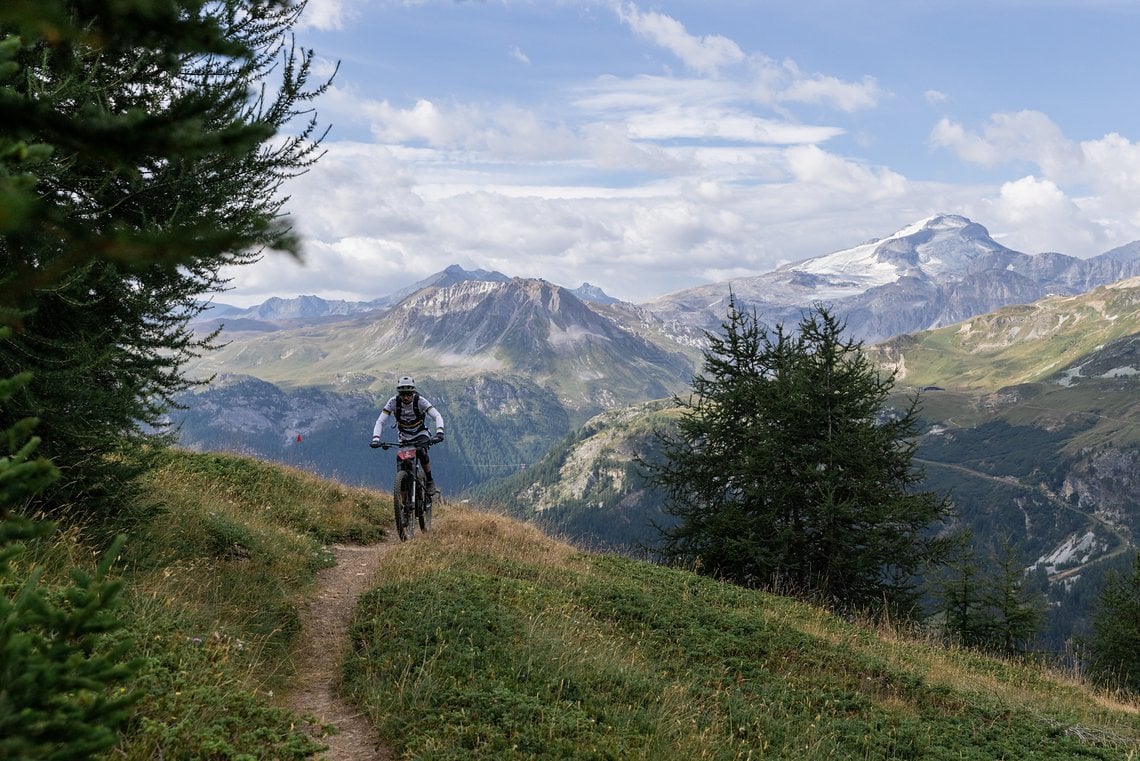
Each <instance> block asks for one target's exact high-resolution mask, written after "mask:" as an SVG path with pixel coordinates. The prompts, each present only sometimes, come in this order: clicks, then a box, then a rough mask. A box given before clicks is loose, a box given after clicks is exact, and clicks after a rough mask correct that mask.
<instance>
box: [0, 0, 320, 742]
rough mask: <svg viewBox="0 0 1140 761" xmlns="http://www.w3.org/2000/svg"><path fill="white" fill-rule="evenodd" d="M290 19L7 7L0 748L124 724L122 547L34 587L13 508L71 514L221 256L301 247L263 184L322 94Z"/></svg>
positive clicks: (182, 351) (174, 367)
mask: <svg viewBox="0 0 1140 761" xmlns="http://www.w3.org/2000/svg"><path fill="white" fill-rule="evenodd" d="M302 5H303V4H302ZM300 7H301V6H291V5H290V4H289V3H288V2H283V1H281V2H273V1H271V0H267V1H264V2H262V1H259V0H221V1H219V2H203V1H200V0H135V1H134V2H130V3H106V2H94V3H91V2H80V1H79V0H37V1H36V2H34V3H29V2H16V3H3V4H0V758H28V759H32V758H53V759H65V758H66V759H83V758H91V757H94V756H96V755H97V754H99V753H101V752H103V751H106V750H107V749H108V748H110V747H111V746H113V745H114V743H115V742H116V740H117V729H118V727H119V726H121V725H122V723H123V722H124V721H125V719H126V718H127V716H128V714H129V711H130V707H131V704H132V702H133V700H134V696H133V695H132V694H131V693H130V692H129V691H128V690H127V689H126V684H127V681H128V680H129V677H130V675H131V674H132V673H133V671H134V668H135V664H132V663H129V662H126V661H125V660H124V658H125V653H126V648H127V645H128V643H127V642H125V641H124V640H123V639H122V638H121V637H119V636H117V633H118V630H119V629H120V627H121V619H120V618H119V616H118V615H117V606H118V605H119V598H120V592H121V585H120V583H119V582H117V581H116V580H114V579H112V578H111V577H110V576H109V568H110V564H111V562H112V561H113V560H114V559H115V557H117V555H118V552H119V549H120V547H121V546H122V544H121V543H122V541H123V540H122V538H119V539H117V540H116V542H114V543H112V545H111V547H110V548H109V549H108V550H107V552H106V553H105V554H104V556H103V560H102V562H101V563H100V564H99V566H98V568H97V569H96V570H95V572H94V573H87V572H84V571H82V570H80V569H76V570H75V571H74V572H73V573H72V579H71V583H70V584H68V585H63V586H58V585H44V584H41V583H40V575H41V573H42V571H41V570H40V569H38V568H37V567H36V566H35V565H34V563H31V562H26V561H24V560H23V557H24V556H25V543H27V542H30V541H36V540H40V539H43V538H45V537H49V536H50V534H51V532H52V531H53V529H54V525H53V524H51V523H47V522H37V521H33V520H31V519H29V518H28V517H26V516H25V515H23V514H22V513H23V512H26V508H27V502H28V500H29V499H35V498H38V496H39V495H40V494H41V492H42V491H43V490H44V489H45V488H48V487H49V485H51V484H52V483H53V482H55V481H57V482H61V483H63V484H65V485H66V488H65V489H63V490H62V491H59V492H57V494H56V496H57V500H58V498H59V497H60V495H63V497H64V498H66V499H67V500H68V501H69V502H71V503H72V504H77V503H76V500H78V499H80V498H82V497H83V496H84V495H90V494H91V493H92V492H93V491H95V490H96V489H97V488H98V487H99V485H100V484H103V483H106V482H107V480H108V478H109V477H114V476H115V473H114V470H115V464H116V462H117V461H116V460H115V458H113V457H111V456H110V455H113V454H114V453H115V452H116V451H118V450H121V449H123V448H124V447H128V446H129V445H130V444H132V443H134V442H137V441H139V440H140V439H141V437H140V435H139V434H138V432H137V428H136V425H137V424H138V423H139V422H140V421H144V422H145V421H152V420H154V418H155V416H156V414H157V413H158V412H159V411H160V410H161V409H162V408H163V406H164V405H165V404H166V403H167V402H169V400H170V396H171V395H172V394H173V393H175V392H177V391H178V390H179V389H180V388H184V387H185V383H187V381H186V380H185V379H184V378H183V377H182V376H181V374H180V371H179V368H180V366H181V363H182V362H183V361H184V360H185V359H186V358H187V357H188V356H190V355H191V354H192V353H193V352H196V351H200V350H204V349H205V348H207V347H208V345H209V339H208V338H207V339H205V340H199V339H196V338H194V337H193V336H191V335H190V333H189V332H188V331H187V328H186V325H187V323H188V321H189V319H190V318H191V317H192V316H193V315H194V314H196V313H198V310H200V309H201V305H200V303H199V302H198V301H197V298H198V297H199V296H202V295H204V294H208V293H211V292H212V291H214V290H215V289H217V288H218V287H220V286H221V285H223V281H222V280H221V279H220V276H219V270H220V268H221V267H222V266H224V265H227V264H240V263H243V262H247V261H252V260H253V259H255V258H256V257H257V256H258V255H259V254H258V252H259V250H260V249H262V248H266V249H281V250H284V251H295V249H296V241H295V240H294V238H293V236H292V234H291V233H290V232H289V230H288V228H287V227H286V226H285V225H283V224H282V220H280V219H279V218H278V210H279V208H280V204H281V203H282V200H283V199H281V198H280V197H278V196H277V195H276V194H277V190H278V188H279V186H280V183H281V182H282V181H283V180H284V179H286V178H287V177H288V176H290V174H291V173H295V172H297V171H300V170H301V169H303V167H304V166H306V164H307V163H308V162H310V161H312V160H314V159H315V157H316V155H317V154H316V151H317V146H318V145H319V140H314V139H313V134H312V133H313V129H314V123H313V122H312V121H310V122H309V125H308V127H307V128H306V129H304V130H302V132H301V133H300V134H299V135H298V136H296V137H293V138H289V139H286V140H284V141H282V142H280V143H277V144H270V143H269V140H270V138H271V137H272V136H273V135H274V133H275V131H276V130H277V128H278V127H280V126H282V125H283V124H285V123H286V122H288V121H289V120H291V119H292V118H293V117H295V116H298V115H299V114H300V113H301V112H300V111H299V108H300V107H301V106H303V105H304V104H305V102H306V101H307V100H309V99H311V97H313V96H314V95H315V94H317V93H318V92H319V91H320V89H322V88H317V89H316V90H308V91H307V90H306V89H305V83H306V80H307V77H308V69H309V63H310V60H311V58H310V56H311V54H304V55H301V56H298V55H297V54H296V52H295V51H294V50H292V49H291V48H289V47H286V46H284V45H283V44H282V40H283V38H284V34H285V33H286V32H287V30H288V29H289V27H290V26H291V24H292V23H293V21H294V20H295V19H296V14H298V13H299V12H300ZM275 65H279V66H280V71H281V82H280V84H279V86H278V88H277V90H276V91H275V92H265V91H262V92H260V93H257V92H256V90H255V86H256V85H257V83H258V82H259V81H261V80H263V79H264V78H265V77H266V75H267V74H268V73H269V72H270V70H271V69H272V68H273V67H274V66H275ZM251 93H252V96H251ZM33 432H34V433H37V434H41V435H42V436H43V437H44V438H43V441H42V442H41V441H40V439H39V438H37V437H36V436H34V435H33ZM41 450H45V451H48V452H50V453H51V454H52V455H53V457H52V460H48V459H46V458H45V457H43V456H42V455H41ZM53 461H54V462H53ZM56 463H58V464H59V465H60V466H61V467H59V468H58V469H57V467H56ZM61 474H62V475H63V478H62V479H59V478H58V476H60V475H61ZM89 504H90V503H86V504H78V505H77V506H78V507H80V508H82V509H87V508H88V507H89ZM18 560H19V561H20V562H17V561H18Z"/></svg>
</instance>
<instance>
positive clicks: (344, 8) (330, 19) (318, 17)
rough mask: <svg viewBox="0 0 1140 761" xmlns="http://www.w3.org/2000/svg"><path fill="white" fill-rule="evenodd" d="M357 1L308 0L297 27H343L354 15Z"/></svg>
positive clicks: (329, 28) (322, 28)
mask: <svg viewBox="0 0 1140 761" xmlns="http://www.w3.org/2000/svg"><path fill="white" fill-rule="evenodd" d="M357 2H359V0H309V2H308V5H306V6H305V10H304V11H303V12H302V14H301V18H300V23H299V24H298V29H302V30H303V29H308V28H312V29H321V30H332V29H344V28H345V25H346V23H347V22H348V21H350V20H351V19H352V18H354V17H355V15H356V3H357Z"/></svg>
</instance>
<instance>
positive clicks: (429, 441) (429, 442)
mask: <svg viewBox="0 0 1140 761" xmlns="http://www.w3.org/2000/svg"><path fill="white" fill-rule="evenodd" d="M442 443H443V442H442V441H437V440H436V439H434V438H432V437H430V436H429V437H428V438H426V439H423V440H422V441H416V440H414V439H413V440H412V441H381V442H379V443H374V444H370V446H371V447H372V448H373V449H376V448H380V449H383V450H384V451H388V449H390V448H391V447H415V448H416V449H430V448H431V447H434V446H435V445H436V444H442Z"/></svg>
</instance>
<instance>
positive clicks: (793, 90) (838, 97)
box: [745, 53, 885, 113]
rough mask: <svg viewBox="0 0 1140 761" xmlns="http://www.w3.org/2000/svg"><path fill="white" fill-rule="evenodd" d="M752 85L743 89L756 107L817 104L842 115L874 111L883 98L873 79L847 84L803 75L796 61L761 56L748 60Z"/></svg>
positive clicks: (839, 80)
mask: <svg viewBox="0 0 1140 761" xmlns="http://www.w3.org/2000/svg"><path fill="white" fill-rule="evenodd" d="M749 63H750V69H751V71H750V75H751V81H749V82H748V83H747V84H746V85H745V87H746V90H747V92H748V94H749V96H750V97H751V98H752V99H753V100H755V101H756V102H757V103H764V104H770V105H780V104H784V103H816V104H824V105H830V106H832V107H834V108H837V109H839V110H840V111H843V112H845V113H852V112H854V111H860V110H863V109H868V108H874V107H875V106H877V105H878V103H879V100H880V99H882V97H883V96H884V94H885V93H884V92H883V90H882V89H881V88H880V87H879V84H878V82H877V81H876V80H875V78H874V77H871V76H865V77H863V80H862V81H861V82H846V81H844V80H842V79H839V78H838V77H834V76H829V75H825V74H804V73H803V72H802V71H801V70H800V67H799V65H798V64H796V62H795V61H793V60H790V59H787V60H784V61H779V62H778V61H775V60H773V59H771V58H769V57H768V56H765V55H763V54H759V53H757V54H754V55H753V56H751V58H750V59H749Z"/></svg>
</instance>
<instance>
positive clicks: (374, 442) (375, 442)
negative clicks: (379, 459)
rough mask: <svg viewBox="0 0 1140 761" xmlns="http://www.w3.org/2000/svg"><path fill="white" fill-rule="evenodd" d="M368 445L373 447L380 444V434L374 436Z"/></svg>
mask: <svg viewBox="0 0 1140 761" xmlns="http://www.w3.org/2000/svg"><path fill="white" fill-rule="evenodd" d="M368 446H370V447H372V448H373V449H375V448H376V447H378V446H380V437H379V436H373V437H372V441H371V442H370V443H369V444H368Z"/></svg>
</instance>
